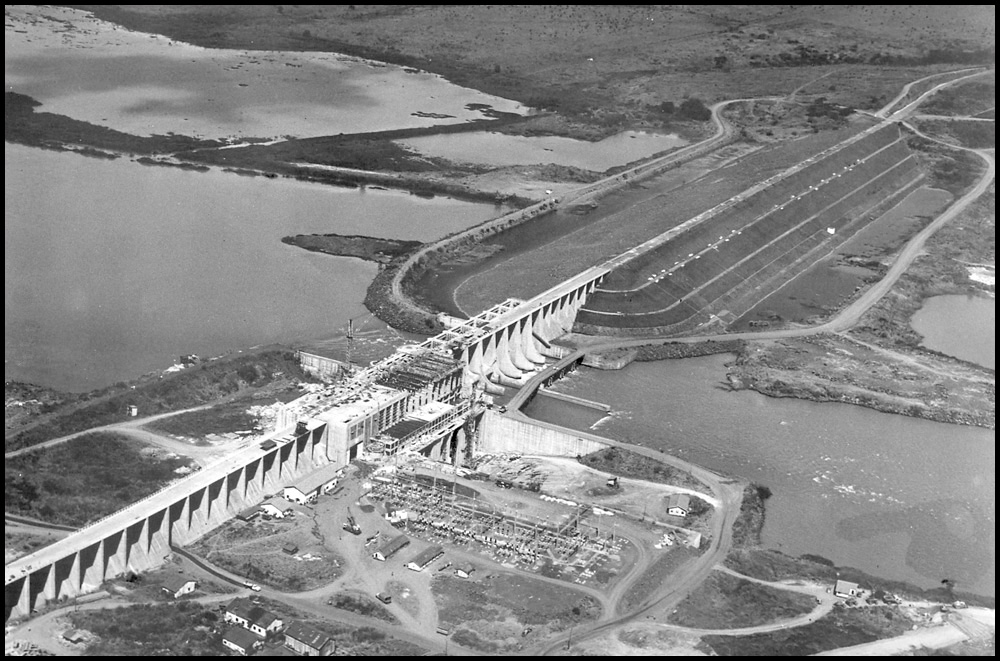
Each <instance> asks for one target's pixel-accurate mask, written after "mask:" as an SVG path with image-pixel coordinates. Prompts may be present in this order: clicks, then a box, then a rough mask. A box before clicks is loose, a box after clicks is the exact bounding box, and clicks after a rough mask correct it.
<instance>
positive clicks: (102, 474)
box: [4, 433, 189, 526]
mask: <svg viewBox="0 0 1000 661" xmlns="http://www.w3.org/2000/svg"><path fill="white" fill-rule="evenodd" d="M150 449H151V448H144V447H143V446H141V445H140V444H138V443H137V442H136V441H135V440H133V439H131V438H128V437H124V436H121V435H118V434H113V433H93V434H86V435H83V436H80V437H79V438H76V439H74V440H72V441H70V442H68V443H63V444H62V445H57V446H54V447H52V448H48V449H45V450H39V451H37V452H30V453H28V454H24V455H21V456H19V457H15V458H12V459H8V460H7V461H6V462H5V463H4V503H5V507H6V509H7V511H8V512H12V513H15V514H23V515H25V516H30V517H34V518H38V519H41V520H43V521H49V522H51V523H60V524H65V525H71V526H82V525H84V524H86V523H88V522H89V521H93V520H94V519H98V518H100V517H102V516H104V515H106V514H111V513H112V512H116V511H118V510H120V509H121V508H123V507H125V506H126V505H130V504H132V503H134V502H135V501H137V500H140V499H142V498H144V497H145V496H147V495H149V494H151V493H153V492H155V491H157V490H158V489H159V488H160V487H162V486H163V485H165V484H167V483H168V482H171V481H173V480H175V479H178V478H180V477H181V474H179V473H178V472H177V470H178V469H186V468H187V467H188V464H189V461H188V459H186V458H181V457H178V456H176V455H171V456H166V457H165V456H163V453H162V451H155V452H152V453H151V452H149V451H145V450H150Z"/></svg>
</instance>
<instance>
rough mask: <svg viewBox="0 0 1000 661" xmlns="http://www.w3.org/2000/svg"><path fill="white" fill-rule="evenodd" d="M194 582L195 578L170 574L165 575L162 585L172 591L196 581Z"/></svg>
mask: <svg viewBox="0 0 1000 661" xmlns="http://www.w3.org/2000/svg"><path fill="white" fill-rule="evenodd" d="M194 582H195V581H194V579H193V578H186V577H184V576H179V575H177V574H170V575H168V576H165V577H164V578H163V580H162V581H160V585H162V586H163V587H164V588H165V589H167V590H170V591H171V592H178V591H180V589H181V588H183V587H184V586H185V585H187V584H188V583H194Z"/></svg>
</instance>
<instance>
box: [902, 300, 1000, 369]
mask: <svg viewBox="0 0 1000 661" xmlns="http://www.w3.org/2000/svg"><path fill="white" fill-rule="evenodd" d="M910 324H911V325H912V326H913V329H914V330H915V331H917V332H918V333H920V334H921V335H923V336H924V341H923V342H922V343H921V346H924V347H927V348H928V349H933V350H935V351H940V352H941V353H946V354H948V355H949V356H954V357H956V358H961V359H962V360H968V361H969V362H973V363H976V364H978V365H982V366H983V367H988V368H990V369H996V365H997V347H996V332H997V303H996V299H995V298H986V297H984V296H962V295H952V296H934V297H932V298H929V299H927V300H926V301H924V305H923V307H921V308H920V310H918V311H917V313H916V314H915V315H913V319H912V320H911V322H910Z"/></svg>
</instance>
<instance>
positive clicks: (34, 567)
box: [4, 122, 919, 620]
mask: <svg viewBox="0 0 1000 661" xmlns="http://www.w3.org/2000/svg"><path fill="white" fill-rule="evenodd" d="M887 173H888V174H887ZM883 175H886V176H887V177H888V178H887V179H883V178H882V176H883ZM842 178H843V179H844V181H843V182H841V181H840V179H842ZM918 178H919V172H918V171H916V170H915V169H914V164H913V159H912V157H911V156H910V155H909V153H908V151H907V149H906V147H905V144H903V143H902V142H901V137H900V131H899V129H898V128H897V126H896V125H895V123H893V122H882V123H881V124H879V125H877V126H874V127H871V128H869V129H866V130H865V131H862V132H861V133H859V134H858V135H856V136H853V137H852V138H850V139H848V140H847V141H844V142H843V143H840V144H839V145H837V146H836V147H835V148H831V149H830V150H827V151H826V152H824V153H822V154H818V155H816V156H815V157H813V158H811V159H809V160H808V161H807V162H805V163H803V164H801V165H799V166H796V167H795V168H791V169H790V170H789V171H787V172H785V173H783V174H782V175H781V176H775V177H772V178H771V179H769V180H768V181H766V182H763V183H761V184H758V185H756V186H755V187H754V188H753V189H752V190H749V191H747V192H745V193H744V194H741V195H739V196H736V197H735V198H733V199H732V200H730V201H728V202H726V203H725V204H723V205H720V206H719V207H717V208H714V209H710V210H708V211H706V212H704V213H702V214H699V215H698V216H697V217H695V218H693V219H691V220H689V221H687V222H685V223H682V224H681V225H680V226H678V227H676V228H674V230H671V232H670V233H668V234H667V235H664V236H661V237H657V238H656V239H654V240H652V241H650V242H647V243H646V244H643V245H642V246H639V247H637V248H635V249H633V250H630V251H628V252H626V253H624V254H622V255H619V256H618V257H615V258H614V259H612V260H609V261H608V262H605V263H604V264H601V265H599V266H595V267H592V268H589V269H586V270H584V271H583V272H581V273H579V274H577V275H575V276H573V277H571V278H569V279H567V280H566V281H564V282H562V283H560V284H558V285H557V286H555V287H552V288H551V289H549V290H547V291H545V292H543V293H541V294H539V295H537V296H535V297H533V298H531V299H530V300H526V301H522V300H517V299H508V300H506V301H504V302H503V303H500V304H497V305H495V306H493V307H492V308H490V309H488V310H485V311H483V312H481V313H480V314H478V315H476V316H474V317H472V318H470V319H457V318H452V319H448V320H447V321H448V323H447V324H446V325H447V326H448V327H447V328H446V330H444V331H442V332H441V333H439V334H438V335H436V336H434V337H431V338H428V339H426V340H424V341H423V342H421V343H419V344H415V345H409V346H405V347H401V348H400V349H398V350H397V351H396V353H394V354H393V355H392V356H389V357H388V358H386V359H384V360H382V361H379V362H376V363H375V364H373V365H371V366H370V367H368V368H365V369H363V370H361V371H360V372H357V373H355V374H352V375H349V376H347V377H345V378H343V379H342V380H340V381H339V382H337V383H336V384H334V385H332V386H328V387H327V388H326V389H324V390H323V391H322V392H319V393H312V394H308V395H305V396H303V397H301V398H299V399H297V400H295V401H293V402H290V403H288V404H286V405H284V407H283V408H282V409H281V410H280V411H279V415H278V421H277V425H276V430H275V431H274V432H273V433H271V434H270V435H268V437H266V438H265V439H263V442H262V443H261V444H260V445H258V446H253V447H250V448H247V449H244V450H241V451H239V452H237V453H234V454H233V455H232V456H229V457H227V458H225V459H224V460H222V461H220V462H218V463H216V464H214V465H211V466H208V467H206V468H204V469H203V470H201V471H199V472H197V473H194V474H192V475H191V476H189V477H187V478H185V479H183V480H180V481H178V482H175V483H173V484H171V485H169V486H167V487H165V488H164V489H162V490H161V491H159V492H157V493H155V494H152V495H151V496H149V497H147V498H145V499H144V500H141V501H139V502H136V503H133V504H132V505H130V506H129V507H127V508H125V509H123V510H120V511H118V512H116V513H114V514H111V515H109V516H107V517H105V518H104V519H101V520H99V521H96V522H94V523H91V524H90V525H88V526H86V527H84V528H82V529H81V530H79V531H77V532H76V533H74V534H72V535H70V536H68V537H66V538H64V539H62V540H59V541H57V542H55V543H54V544H52V545H51V546H48V547H45V548H42V549H40V550H38V551H36V552H34V553H32V554H30V555H27V556H24V557H22V558H19V559H17V560H15V561H14V562H12V563H10V564H7V565H6V566H5V578H4V585H5V619H6V620H10V619H12V618H22V617H27V616H29V615H30V614H31V613H32V612H33V611H34V610H36V609H37V608H40V607H41V606H43V605H45V604H47V603H52V602H59V601H62V600H65V599H69V598H73V597H76V596H78V595H82V594H85V593H87V592H91V591H94V590H96V589H97V588H98V587H99V586H100V585H101V584H102V583H103V582H104V581H105V580H106V579H108V578H111V577H114V576H118V575H121V574H124V573H126V572H129V571H132V572H142V571H145V570H148V569H151V568H153V567H156V566H159V565H160V564H162V563H163V562H164V561H165V560H166V558H167V557H168V556H169V554H170V553H171V548H172V547H175V546H183V545H185V544H188V543H191V542H193V541H195V540H197V539H199V538H200V537H202V536H204V535H205V534H207V533H208V532H209V531H211V530H212V529H214V528H216V527H217V526H219V525H220V524H222V523H223V522H225V521H227V520H228V519H230V518H232V517H234V516H235V515H236V514H237V513H238V512H239V511H241V510H243V509H244V508H246V507H248V506H250V505H254V504H256V503H258V502H260V501H261V500H262V499H263V497H264V495H265V494H267V493H274V492H275V491H277V490H279V489H280V488H282V487H283V486H286V485H289V484H291V483H294V482H295V481H296V480H298V479H299V478H301V477H303V476H305V475H308V474H310V473H312V472H314V471H316V470H317V469H320V468H324V467H330V466H332V467H337V468H339V467H344V466H346V465H347V464H348V463H350V462H351V461H352V460H354V459H356V458H357V457H359V456H360V455H361V453H362V452H376V453H379V454H384V455H392V454H396V453H398V452H401V451H404V450H406V451H413V452H419V453H421V454H423V455H425V456H427V457H430V458H432V459H436V460H439V461H444V462H448V463H452V464H454V465H459V464H460V463H462V461H463V459H464V458H466V457H471V456H473V455H474V453H475V452H476V451H484V450H490V451H495V450H497V449H505V448H509V447H512V446H513V447H516V448H518V449H519V450H520V451H525V452H533V453H548V454H564V455H565V454H568V455H575V454H583V453H586V452H590V451H593V450H594V449H597V448H599V447H601V439H600V437H597V436H592V435H589V434H583V433H571V432H568V430H563V429H561V428H559V427H557V426H554V425H546V424H544V423H537V424H536V423H531V422H525V421H523V420H520V419H517V418H516V416H505V415H504V414H503V413H500V412H496V411H492V410H490V409H489V408H488V404H489V401H490V399H489V396H490V394H496V393H499V392H502V391H503V390H504V389H505V388H511V387H513V388H523V387H524V386H525V385H527V384H528V383H529V382H532V383H535V382H538V381H539V377H543V376H547V375H549V374H550V370H552V369H555V370H556V372H557V373H558V371H560V370H563V369H568V368H569V367H570V366H571V365H575V363H576V362H577V361H579V360H580V359H581V355H579V352H577V353H573V352H572V351H568V350H567V349H566V348H565V347H560V346H559V345H557V344H555V341H556V340H557V339H558V338H559V337H561V336H563V335H565V334H566V333H568V332H570V331H571V330H573V329H574V328H575V329H577V330H581V329H583V330H587V329H593V330H607V332H609V333H614V334H617V333H621V332H622V331H626V332H627V331H631V330H635V329H641V330H642V331H643V332H646V331H648V330H650V329H652V330H653V331H654V332H655V333H657V334H663V333H664V332H666V331H668V330H673V331H677V330H684V329H687V328H691V327H692V326H691V324H694V325H695V326H700V327H704V326H706V325H710V324H721V325H722V327H723V328H724V327H725V323H726V321H727V319H729V318H731V317H732V316H733V315H734V314H735V313H734V310H735V309H737V307H738V304H739V300H742V298H740V297H746V296H749V295H750V294H752V295H753V296H755V297H759V296H763V295H765V294H766V293H769V292H770V291H771V290H772V288H773V287H776V286H779V283H780V282H781V281H782V279H784V278H789V277H791V276H792V275H794V274H795V273H797V272H799V271H800V270H801V269H802V268H805V266H807V265H808V264H811V263H812V261H810V260H815V259H818V258H819V256H821V254H825V252H828V251H829V249H830V248H829V246H830V245H831V244H832V243H834V242H835V241H836V240H837V237H838V234H843V231H844V228H847V227H848V226H850V225H851V224H856V223H861V222H864V221H863V220H861V219H863V218H868V221H869V222H870V220H871V218H869V217H868V216H866V215H865V214H871V213H874V212H875V211H876V210H877V209H878V208H879V205H880V204H881V203H883V202H884V201H885V200H886V199H891V198H892V196H893V195H895V194H897V193H898V192H899V191H902V190H905V189H906V188H907V187H909V186H912V185H913V184H914V182H915V181H916V180H917V179H918ZM856 180H857V181H856ZM866 181H868V182H869V183H865V182H866ZM871 182H875V183H874V184H872V183H871ZM870 185H874V186H875V188H871V187H869V186H870ZM789 191H791V192H789ZM782 198H787V199H786V201H782ZM765 219H766V222H765ZM720 228H722V229H720ZM830 229H832V230H833V231H832V232H831V231H829V230H830ZM720 231H721V232H723V234H719V236H720V238H719V239H718V240H717V241H715V242H714V243H712V242H710V244H709V245H706V246H702V248H699V249H698V250H699V252H698V253H697V257H696V255H695V250H694V248H691V249H688V247H687V246H688V245H689V243H690V245H692V246H693V245H695V244H696V243H698V242H703V241H704V240H705V239H706V238H707V237H708V235H716V234H718V232H720ZM705 232H708V234H705ZM725 232H728V234H726V233H725ZM743 232H746V234H747V238H748V239H752V240H736V239H735V237H736V236H738V235H741V234H742V233H743ZM727 237H728V239H733V240H728V239H727ZM713 238H714V237H713ZM691 242H693V243H691ZM684 251H687V253H686V254H687V257H686V258H685V257H681V258H675V257H677V256H678V255H680V254H681V253H683V252H684ZM702 257H704V258H705V259H701V258H702ZM684 260H686V261H684ZM681 261H684V264H683V265H682V264H681ZM696 262H697V263H696ZM675 267H676V268H675ZM670 269H673V270H670ZM654 271H655V274H654ZM761 272H763V273H764V275H763V276H761V275H759V274H760V273H761ZM675 274H676V276H675ZM758 276H759V277H758ZM671 278H673V280H670V279H671ZM668 281H669V282H672V283H674V285H675V286H673V287H672V288H669V287H668ZM644 283H647V284H644ZM660 283H663V284H660ZM748 285H752V288H751V289H750V290H745V288H746V287H747V286H748ZM734 292H736V294H734ZM737 294H738V296H737ZM734 297H735V298H734ZM720 301H721V302H722V303H721V304H724V305H725V306H726V309H720V308H719V305H720ZM733 301H735V303H734V302H733ZM727 313H728V314H727ZM608 329H610V330H608ZM551 378H555V377H551ZM526 390H528V389H527V388H524V390H522V391H521V392H519V393H518V397H519V398H520V401H523V399H524V397H525V396H527V395H529V394H530V393H527V392H525V391H526Z"/></svg>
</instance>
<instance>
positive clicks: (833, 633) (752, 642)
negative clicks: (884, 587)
mask: <svg viewBox="0 0 1000 661" xmlns="http://www.w3.org/2000/svg"><path fill="white" fill-rule="evenodd" d="M911 625H912V622H911V621H910V620H908V619H907V618H905V617H903V616H902V615H900V614H899V612H898V611H896V609H895V608H893V607H888V606H881V607H871V608H835V609H834V610H833V612H832V613H830V614H829V615H827V616H826V617H823V618H821V619H820V620H818V621H816V622H813V623H811V624H807V625H805V626H801V627H792V628H790V629H783V630H780V631H775V632H772V633H758V634H752V635H749V636H738V637H737V636H705V637H703V638H702V642H701V645H700V646H699V647H701V648H703V649H704V650H705V651H706V652H711V653H714V654H717V655H719V656H776V655H782V656H784V655H791V656H799V655H810V654H815V653H817V652H822V651H825V650H831V649H836V648H838V647H850V646H851V645H860V644H861V643H868V642H871V641H873V640H879V639H882V638H890V637H892V636H898V635H900V634H902V633H904V632H906V631H908V630H909V629H910V626H911Z"/></svg>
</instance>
